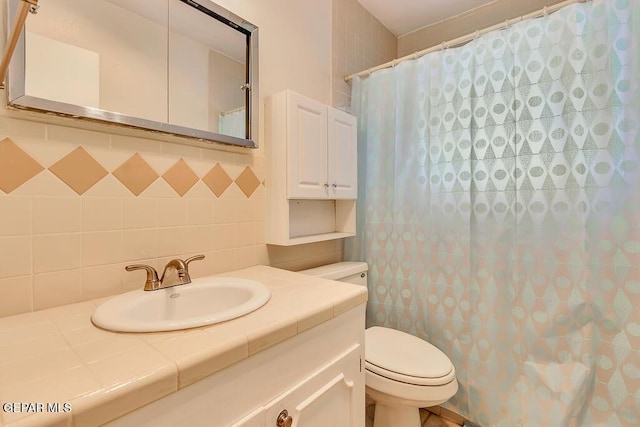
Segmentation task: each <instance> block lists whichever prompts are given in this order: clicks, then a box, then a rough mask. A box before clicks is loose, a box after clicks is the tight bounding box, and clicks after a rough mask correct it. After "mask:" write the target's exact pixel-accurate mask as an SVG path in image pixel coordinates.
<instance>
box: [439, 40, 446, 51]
mask: <svg viewBox="0 0 640 427" xmlns="http://www.w3.org/2000/svg"><path fill="white" fill-rule="evenodd" d="M444 49H445V46H444V42H442V43H440V50H442V51H443V50H444Z"/></svg>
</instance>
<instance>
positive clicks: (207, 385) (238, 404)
mask: <svg viewBox="0 0 640 427" xmlns="http://www.w3.org/2000/svg"><path fill="white" fill-rule="evenodd" d="M365 306H366V305H365V304H361V305H360V306H358V307H356V308H354V309H352V310H350V311H348V312H346V313H344V314H341V315H340V316H338V317H335V318H333V319H331V320H329V321H327V322H325V323H323V324H321V325H318V326H315V327H313V328H311V329H309V330H307V331H305V332H303V333H301V334H299V335H296V336H295V337H293V338H291V339H289V340H286V341H284V342H282V343H280V344H277V345H275V346H273V347H271V348H269V349H267V350H264V351H261V352H259V353H257V354H255V355H254V356H251V357H249V358H247V359H244V360H242V361H241V362H238V363H236V364H234V365H232V366H229V367H227V368H225V369H223V370H222V371H219V372H217V373H215V374H213V375H211V376H209V377H206V378H204V379H202V380H200V381H198V382H196V383H194V384H192V385H190V386H188V387H185V388H183V389H181V390H179V391H178V392H176V393H173V394H170V395H169V396H166V397H163V398H162V399H160V400H157V401H155V402H153V403H150V404H149V405H146V406H144V407H142V408H140V409H138V410H136V411H133V412H131V413H129V414H127V415H125V416H124V417H121V418H119V419H117V420H114V421H112V422H110V423H108V424H107V427H133V426H135V427H147V426H148V427H152V426H153V427H174V426H191V427H200V426H203V427H204V426H207V427H209V426H216V427H227V426H232V427H265V426H266V427H277V422H276V420H277V419H278V416H279V414H280V413H281V412H282V411H283V410H286V411H287V413H288V416H291V418H292V420H291V421H292V427H326V426H340V427H364V426H365V384H364V369H363V364H364V362H363V360H364V313H365Z"/></svg>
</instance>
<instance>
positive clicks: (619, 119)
mask: <svg viewBox="0 0 640 427" xmlns="http://www.w3.org/2000/svg"><path fill="white" fill-rule="evenodd" d="M639 42H640V1H638V0H594V1H592V2H589V3H586V4H575V5H571V6H567V7H565V8H563V9H561V10H560V11H558V12H556V13H553V14H550V15H548V16H544V17H542V18H539V19H533V20H528V21H523V22H521V23H518V24H516V25H513V26H511V27H510V28H506V29H503V30H500V31H496V32H492V33H488V34H486V35H483V36H481V37H477V38H476V39H475V40H474V41H472V42H470V43H468V44H466V45H465V46H463V47H459V48H455V49H445V50H441V51H439V52H435V53H431V54H428V55H425V56H423V57H421V58H419V59H416V60H411V61H405V62H402V63H400V64H398V65H396V66H395V67H394V68H392V69H386V70H381V71H378V72H376V73H373V74H372V75H370V76H368V77H366V78H363V79H358V78H356V79H355V80H354V84H353V94H352V108H353V111H354V113H355V114H356V115H357V116H358V118H359V129H358V131H359V165H360V171H359V174H360V176H359V189H360V190H359V195H358V197H359V199H358V237H357V238H355V239H352V240H351V241H348V242H347V244H346V253H347V257H348V258H350V259H353V260H364V261H366V262H367V263H368V264H369V268H370V275H369V304H368V307H367V323H368V326H371V325H382V326H388V327H393V328H396V329H400V330H403V331H406V332H409V333H411V334H413V335H416V336H418V337H421V338H424V339H426V340H428V341H430V342H431V343H433V344H434V345H436V346H437V347H439V348H440V349H442V350H443V351H444V352H445V353H446V354H447V355H448V356H449V357H450V358H451V360H452V362H453V364H454V365H455V368H456V372H457V377H458V381H459V384H460V390H459V392H458V393H457V394H456V396H455V397H454V398H453V399H451V400H450V401H449V402H448V403H446V404H445V406H446V407H448V408H450V409H451V410H453V411H455V412H457V413H460V414H462V415H463V416H465V417H466V418H467V419H469V420H471V421H473V422H475V423H477V424H479V425H481V426H509V427H511V426H544V427H547V426H563V427H564V426H628V425H640V163H639V160H640V44H639Z"/></svg>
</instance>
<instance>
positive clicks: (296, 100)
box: [268, 91, 358, 199]
mask: <svg viewBox="0 0 640 427" xmlns="http://www.w3.org/2000/svg"><path fill="white" fill-rule="evenodd" d="M268 102H272V103H286V117H275V116H274V117H273V120H275V121H276V123H274V124H273V126H278V125H279V126H282V127H285V129H284V132H285V133H286V140H287V170H288V176H287V198H289V199H355V198H356V197H357V194H358V168H357V135H356V118H355V117H354V116H352V115H350V114H347V113H345V112H343V111H340V110H337V109H335V108H331V107H328V106H326V105H324V104H322V103H321V102H317V101H314V100H313V99H309V98H306V97H304V96H302V95H298V94H297V93H294V92H291V91H285V92H282V93H280V94H277V95H275V96H274V97H272V98H271V99H270V100H269V101H268Z"/></svg>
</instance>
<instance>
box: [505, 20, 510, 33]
mask: <svg viewBox="0 0 640 427" xmlns="http://www.w3.org/2000/svg"><path fill="white" fill-rule="evenodd" d="M507 28H509V20H508V19H506V20H505V21H504V29H505V30H506V29H507Z"/></svg>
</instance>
